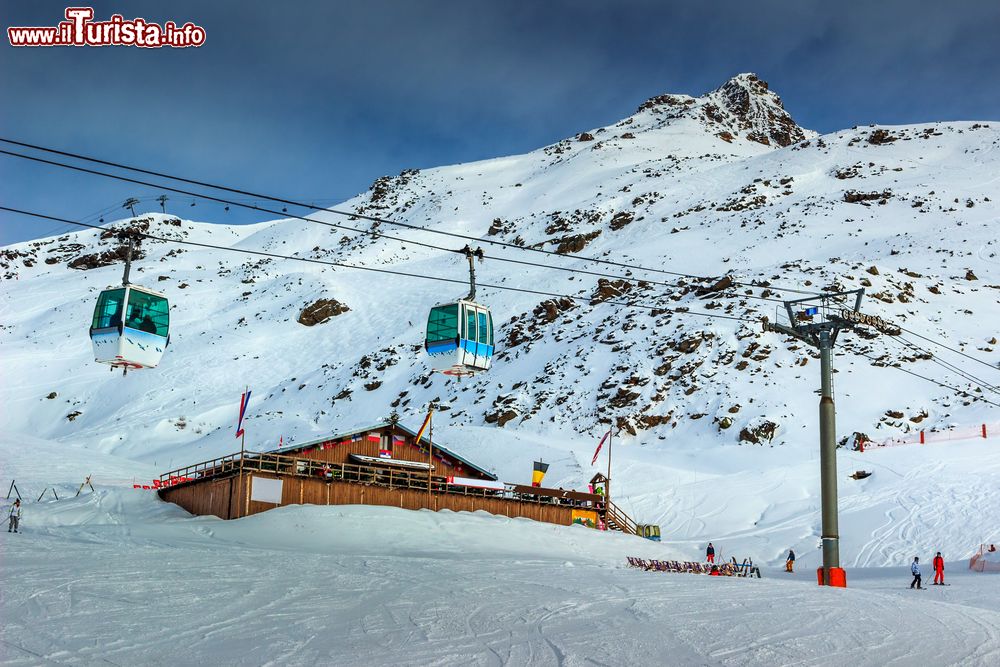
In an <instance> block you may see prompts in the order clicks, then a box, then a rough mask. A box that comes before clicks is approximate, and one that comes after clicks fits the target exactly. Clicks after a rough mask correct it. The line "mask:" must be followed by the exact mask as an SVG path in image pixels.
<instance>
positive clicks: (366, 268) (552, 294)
mask: <svg viewBox="0 0 1000 667" xmlns="http://www.w3.org/2000/svg"><path fill="white" fill-rule="evenodd" d="M0 211H8V212H10V213H17V214H19V215H26V216H30V217H33V218H39V219H42V220H52V221H55V222H62V223H65V224H68V225H76V226H78V227H86V228H89V229H97V230H100V231H103V232H106V231H113V229H112V230H109V229H108V228H107V227H101V226H99V225H91V224H87V223H83V222H77V221H75V220H68V219H66V218H60V217H56V216H51V215H45V214H43V213H33V212H31V211H25V210H22V209H16V208H10V207H8V206H0ZM136 233H137V234H138V235H139V236H142V237H144V238H148V239H152V240H154V241H162V242H164V243H176V244H181V245H189V246H195V247H199V248H209V249H212V250H223V251H229V252H238V253H243V254H247V255H255V256H258V257H269V258H272V259H287V260H291V261H297V262H307V263H310V264H321V265H324V266H335V267H339V268H342V269H355V270H359V271H370V272H374V273H384V274H388V275H393V276H402V277H407V278H420V279H422V280H435V281H438V282H445V283H455V284H459V285H467V284H468V282H467V281H466V280H458V279H455V278H442V277H440V276H426V275H423V274H419V273H409V272H406V271H396V270H393V269H380V268H376V267H373V266H364V265H361V264H345V263H343V262H333V261H330V260H322V259H316V258H312V257H296V256H294V255H282V254H279V253H274V252H267V251H263V250H250V249H248V248H233V247H231V246H220V245H214V244H211V243H202V242H200V241H190V240H185V239H172V238H170V237H166V236H157V235H156V234H149V233H147V232H136ZM478 285H479V287H482V288H485V289H495V290H504V291H508V292H520V293H523V294H535V295H539V296H546V297H555V298H566V299H571V300H573V301H578V302H584V303H589V302H590V301H591V299H590V298H589V297H581V296H573V295H571V294H560V293H556V292H545V291H542V290H533V289H526V288H523V287H510V286H507V285H487V284H482V283H479V284H478ZM599 303H606V304H610V305H614V306H624V307H628V308H639V309H643V310H651V311H663V312H669V313H674V314H677V315H694V316H697V317H709V318H716V319H723V320H734V321H737V322H751V323H756V322H758V320H757V319H751V318H748V317H737V316H734V315H720V314H717V313H706V312H702V311H697V310H681V309H678V308H669V307H666V306H652V305H647V304H644V303H631V302H627V301H612V300H610V299H609V300H602V301H600V302H599Z"/></svg>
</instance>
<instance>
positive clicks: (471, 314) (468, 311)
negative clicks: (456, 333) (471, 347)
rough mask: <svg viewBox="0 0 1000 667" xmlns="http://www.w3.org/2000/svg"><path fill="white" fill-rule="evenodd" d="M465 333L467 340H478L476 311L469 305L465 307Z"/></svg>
mask: <svg viewBox="0 0 1000 667" xmlns="http://www.w3.org/2000/svg"><path fill="white" fill-rule="evenodd" d="M464 333H465V335H464V336H462V338H464V339H466V340H471V341H475V340H476V311H475V310H474V309H472V308H470V307H469V306H466V307H465V332H464Z"/></svg>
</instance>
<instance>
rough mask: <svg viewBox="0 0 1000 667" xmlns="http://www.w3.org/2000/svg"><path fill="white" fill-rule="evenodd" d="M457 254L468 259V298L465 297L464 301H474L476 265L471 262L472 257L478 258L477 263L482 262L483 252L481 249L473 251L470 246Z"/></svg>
mask: <svg viewBox="0 0 1000 667" xmlns="http://www.w3.org/2000/svg"><path fill="white" fill-rule="evenodd" d="M459 252H461V253H462V254H464V255H465V256H466V257H467V258H468V259H469V296H467V297H465V300H466V301H475V300H476V265H475V262H473V261H472V260H473V258H474V257H478V258H479V261H480V262H481V261H483V258H484V257H485V256H486V254H485V253H484V252H483V249H482V248H476V249H475V250H473V249H472V248H471V247H470V246H468V245H466V246H465V247H464V248H462V249H461V250H460V251H459Z"/></svg>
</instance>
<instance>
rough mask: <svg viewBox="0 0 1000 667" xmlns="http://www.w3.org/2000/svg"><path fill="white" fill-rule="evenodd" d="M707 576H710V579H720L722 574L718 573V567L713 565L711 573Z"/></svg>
mask: <svg viewBox="0 0 1000 667" xmlns="http://www.w3.org/2000/svg"><path fill="white" fill-rule="evenodd" d="M708 576H710V577H721V576H722V573H721V572H719V566H718V565H713V566H712V571H711V572H709V573H708Z"/></svg>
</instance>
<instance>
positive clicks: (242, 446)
mask: <svg viewBox="0 0 1000 667" xmlns="http://www.w3.org/2000/svg"><path fill="white" fill-rule="evenodd" d="M248 391H250V385H246V386H245V387H244V389H243V395H244V396H246V393H247V392H248ZM249 402H250V401H247V403H249ZM249 407H250V406H249V405H244V406H243V412H244V413H246V410H247V408H249ZM240 416H241V417H242V416H243V415H240ZM239 429H240V430H241V431H242V433H241V434H240V488H239V490H240V495H241V496H242V495H243V493H242V492H243V453H244V452H245V451H246V443H247V432H246V429H244V428H243V424H242V421H241V423H240V425H239ZM241 500H242V498H241ZM242 504H243V503H237V506H236V513H237V514H239V511H240V506H241V505H242Z"/></svg>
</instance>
